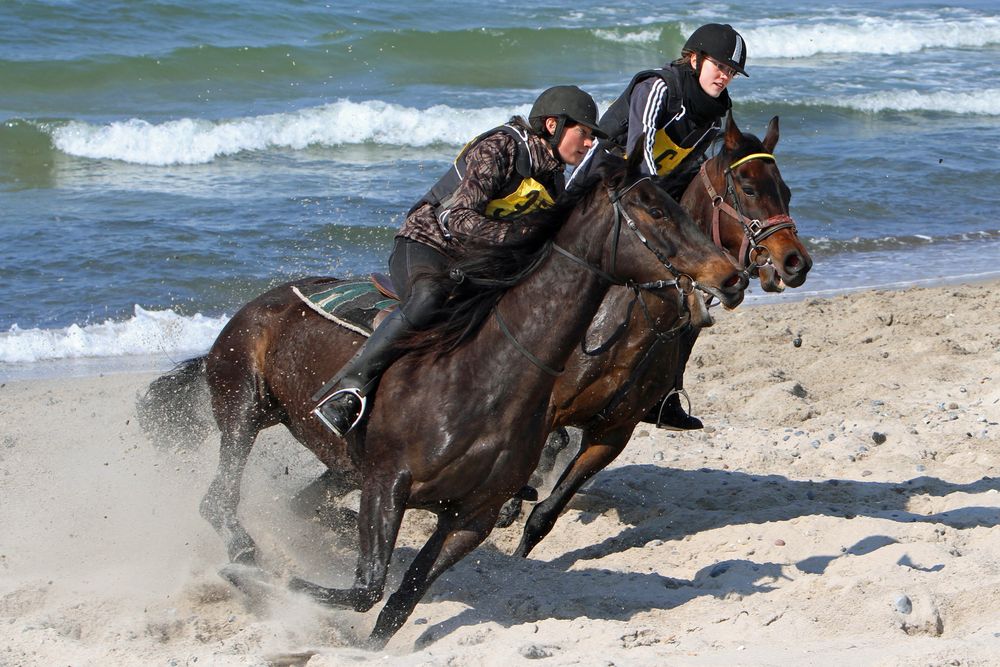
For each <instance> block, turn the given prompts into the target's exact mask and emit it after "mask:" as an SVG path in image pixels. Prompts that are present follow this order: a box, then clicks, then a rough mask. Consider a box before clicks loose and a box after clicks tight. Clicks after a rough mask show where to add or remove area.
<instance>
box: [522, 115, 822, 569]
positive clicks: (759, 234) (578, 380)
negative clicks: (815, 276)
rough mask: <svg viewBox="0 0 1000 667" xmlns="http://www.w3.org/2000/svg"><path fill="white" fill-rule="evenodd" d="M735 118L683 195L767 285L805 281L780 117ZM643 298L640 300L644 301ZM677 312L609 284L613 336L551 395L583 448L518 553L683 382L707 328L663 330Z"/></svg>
mask: <svg viewBox="0 0 1000 667" xmlns="http://www.w3.org/2000/svg"><path fill="white" fill-rule="evenodd" d="M728 120H729V122H728V124H727V131H726V133H725V136H724V139H723V142H722V147H721V149H720V151H719V153H718V154H717V155H715V156H714V157H712V158H711V159H709V160H707V161H706V162H705V163H704V164H703V165H702V167H701V171H700V173H699V175H698V176H696V177H695V179H694V180H693V181H692V182H691V184H690V185H689V186H688V188H687V189H686V190H685V193H684V196H683V197H682V199H681V203H682V204H683V205H684V207H685V208H686V209H687V210H688V211H689V212H690V213H691V214H692V216H693V217H694V219H695V220H696V221H697V222H699V223H700V224H701V226H702V228H703V230H704V231H705V232H706V233H707V234H710V235H711V236H712V237H713V238H714V239H715V241H716V243H718V244H719V245H720V246H721V247H723V248H725V249H726V250H727V251H729V252H731V253H732V254H733V255H734V256H735V257H736V258H737V259H738V260H739V262H740V265H741V267H743V268H747V269H749V270H750V271H751V273H752V274H757V275H759V279H760V283H761V286H762V287H763V288H764V289H765V290H768V291H780V290H781V289H782V288H783V286H784V285H788V286H791V287H798V286H800V285H801V284H802V283H803V282H805V279H806V274H807V273H808V272H809V269H810V267H811V266H812V260H811V259H810V257H809V253H808V252H807V251H806V249H805V248H804V247H803V246H802V244H801V243H800V242H799V239H798V236H797V234H796V229H795V225H794V223H793V222H792V219H791V217H790V216H789V215H788V202H789V199H790V196H791V195H790V192H789V189H788V187H787V186H786V185H785V182H784V180H782V178H781V174H780V172H779V171H778V166H777V163H776V161H775V159H774V155H773V151H774V147H775V145H777V143H778V118H777V116H775V117H774V118H772V119H771V121H770V122H769V123H768V126H767V133H766V135H765V137H764V141H763V142H761V141H760V140H759V139H757V137H755V136H753V135H751V134H744V133H742V132H740V130H739V129H738V128H737V127H736V123H735V122H734V121H733V119H732V118H731V117H730V118H729V119H728ZM637 301H639V303H640V304H641V308H635V304H636V302H637ZM678 316H679V313H678V312H677V309H676V303H675V302H674V301H672V300H669V299H662V298H657V297H656V296H655V295H650V296H649V298H645V299H643V298H642V295H641V294H640V293H639V292H637V291H634V290H630V289H628V288H624V287H612V288H611V289H610V290H609V291H608V295H607V296H606V297H605V299H604V302H603V303H602V304H601V308H600V310H599V311H598V314H597V316H596V317H595V318H594V324H593V326H592V328H591V331H590V332H589V334H588V339H594V340H597V341H612V343H613V344H611V345H608V344H605V345H604V346H596V345H595V347H606V348H607V349H598V350H593V349H592V350H587V349H586V347H579V348H577V350H576V351H575V353H574V354H573V355H572V356H571V357H570V359H569V361H568V362H567V364H566V374H565V375H564V376H563V377H562V378H560V380H559V382H557V383H556V386H555V389H554V391H553V394H552V407H553V409H554V410H555V418H554V425H555V426H557V427H559V426H576V427H579V428H581V429H582V440H581V443H580V450H579V452H578V453H577V454H576V456H575V457H574V458H573V460H572V461H571V462H570V464H569V465H568V466H567V468H566V470H565V471H564V472H563V473H562V475H561V476H560V478H559V479H558V481H557V482H556V484H555V486H554V487H553V489H552V491H551V493H550V494H549V496H548V497H547V498H546V499H545V500H543V501H542V502H540V503H538V504H537V505H535V507H534V509H533V510H532V512H531V514H530V515H529V517H528V519H527V522H526V523H525V526H524V531H523V534H522V537H521V541H520V544H519V545H518V547H517V549H516V551H515V553H516V554H517V555H520V556H527V555H528V553H529V552H530V551H531V550H532V549H533V548H534V547H535V545H537V544H538V542H540V541H541V540H542V538H544V537H545V535H547V534H548V533H549V531H550V530H551V529H552V527H553V526H554V525H555V522H556V520H557V518H558V517H559V514H560V513H561V512H562V510H563V509H565V507H566V505H567V503H569V501H570V498H572V496H573V494H574V493H575V492H576V491H577V490H578V489H579V488H580V486H582V485H583V483H584V482H586V481H587V480H588V479H590V478H591V477H592V476H593V475H594V474H596V473H598V472H600V471H601V470H603V469H604V468H605V467H606V466H607V465H608V464H610V463H611V462H612V461H613V460H614V459H615V458H616V457H617V456H618V455H619V454H620V453H621V451H622V450H623V449H624V448H625V445H626V444H627V443H628V441H629V439H630V438H631V437H632V432H633V431H634V430H635V427H636V426H637V425H638V423H639V421H640V420H641V419H642V418H643V416H644V415H646V414H647V413H648V412H649V410H650V409H651V408H653V407H654V406H655V405H656V404H657V403H658V402H659V401H660V400H662V398H663V396H665V395H666V394H667V392H668V391H670V390H671V388H672V387H673V386H674V377H675V373H676V370H677V367H678V364H680V363H683V360H682V358H681V357H680V356H679V355H680V354H681V346H683V345H687V346H688V348H687V350H690V346H691V345H693V344H694V339H695V338H696V336H697V333H698V331H699V327H696V326H694V327H684V326H683V323H682V324H681V325H679V326H675V327H673V329H667V330H664V325H665V324H667V325H669V323H671V322H676V321H677V318H678ZM598 352H599V353H598ZM547 458H548V459H549V460H552V461H554V458H555V457H554V456H550V457H547ZM512 502H513V503H516V504H517V508H516V509H514V508H508V509H505V516H504V521H505V522H508V523H509V522H510V521H512V520H513V518H514V517H515V516H516V513H517V511H518V509H519V503H520V501H519V499H515V500H514V501H512Z"/></svg>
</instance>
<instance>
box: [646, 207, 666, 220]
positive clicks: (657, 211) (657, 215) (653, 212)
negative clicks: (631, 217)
mask: <svg viewBox="0 0 1000 667" xmlns="http://www.w3.org/2000/svg"><path fill="white" fill-rule="evenodd" d="M649 215H650V217H652V218H654V219H656V220H662V219H663V209H662V208H651V209H649Z"/></svg>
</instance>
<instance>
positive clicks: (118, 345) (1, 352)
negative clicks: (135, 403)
mask: <svg viewBox="0 0 1000 667" xmlns="http://www.w3.org/2000/svg"><path fill="white" fill-rule="evenodd" d="M227 321H228V318H227V317H225V316H223V317H218V318H212V317H205V316H203V315H200V314H196V315H192V316H183V315H178V314H177V313H175V312H174V311H172V310H161V311H153V310H145V309H143V308H141V307H140V306H136V307H135V315H134V316H133V317H131V318H129V319H127V320H125V321H114V320H106V321H104V322H102V323H100V324H90V325H86V326H80V325H78V324H72V325H70V326H68V327H66V328H64V329H21V328H20V327H18V326H17V325H16V324H15V325H14V326H12V327H11V328H10V330H9V331H8V332H6V333H0V364H2V363H8V364H16V363H32V362H37V361H48V360H54V359H85V358H94V357H120V356H128V355H150V354H158V355H164V356H168V357H177V358H180V357H182V356H183V355H186V354H191V353H200V352H204V351H205V350H207V349H208V348H209V347H210V346H211V345H212V341H214V340H215V338H216V337H217V336H218V335H219V332H220V331H222V327H224V326H225V324H226V322H227Z"/></svg>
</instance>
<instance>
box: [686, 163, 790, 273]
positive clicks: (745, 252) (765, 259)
mask: <svg viewBox="0 0 1000 667" xmlns="http://www.w3.org/2000/svg"><path fill="white" fill-rule="evenodd" d="M751 160H771V161H772V162H777V161H776V160H775V159H774V155H772V154H770V153H751V154H750V155H747V156H746V157H744V158H740V159H739V160H737V161H736V162H733V163H732V164H731V165H729V166H728V167H726V170H725V175H726V196H720V195H719V194H718V193H717V192H716V191H715V188H714V187H712V181H711V179H710V178H709V177H708V171H707V170H706V169H705V165H706V164H707V162H706V163H703V164H702V165H701V169H700V170H699V172H698V174H699V176H701V180H702V182H703V183H704V184H705V189H706V190H707V191H708V196H709V197H711V198H712V208H713V209H715V210H714V211H713V212H712V240H713V241H714V242H715V245H717V246H719V247H720V248H721V247H723V246H722V231H721V229H720V226H719V222H720V221H719V218H720V217H721V214H722V213H725V214H726V215H728V216H730V217H731V218H734V219H735V220H736V221H737V222H739V223H740V225H741V226H742V227H743V243H742V244H741V245H740V254H739V257H737V260H738V261H739V264H740V268H742V269H747V270H748V271H749V272H750V274H751V275H756V273H757V271H758V269H759V268H760V267H763V266H766V265H768V264H772V260H771V256H770V253H769V252H768V250H767V248H766V247H765V246H763V245H761V241H763V240H764V239H766V238H767V237H769V236H771V235H772V234H775V233H777V232H780V231H781V230H783V229H791V230H792V232H793V233H795V234H798V230H797V229H796V228H795V221H794V220H792V217H791V216H790V215H788V214H787V213H781V214H778V215H772V216H771V217H770V218H768V219H767V220H765V221H764V222H761V221H760V220H758V219H756V218H753V219H751V218H748V217H747V216H746V215H745V214H744V213H743V206H742V204H740V199H739V197H737V196H736V183H735V181H734V180H733V170H734V169H736V167H738V166H740V165H741V164H744V163H746V162H749V161H751ZM726 197H732V200H733V204H735V205H736V208H733V207H732V206H730V205H729V204H727V203H726Z"/></svg>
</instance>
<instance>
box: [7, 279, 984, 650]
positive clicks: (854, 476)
mask: <svg viewBox="0 0 1000 667" xmlns="http://www.w3.org/2000/svg"><path fill="white" fill-rule="evenodd" d="M975 287H976V289H962V288H957V287H955V286H948V287H934V288H920V287H916V288H912V289H905V290H898V291H893V290H871V291H866V292H860V293H856V294H855V293H852V294H849V295H841V296H837V297H833V298H827V299H819V298H810V299H806V300H801V301H795V302H787V303H779V304H761V305H760V306H754V307H752V308H738V309H736V310H735V311H724V312H720V313H719V314H718V316H717V323H716V325H715V326H713V327H712V328H710V329H707V330H705V332H704V334H703V336H702V337H701V338H700V339H699V341H698V343H697V345H696V346H695V349H694V353H693V355H692V357H691V361H690V362H689V365H688V372H687V377H686V387H687V390H688V392H689V393H690V395H691V399H692V402H693V406H694V413H695V414H696V415H697V416H699V417H701V418H702V419H703V420H704V422H705V425H706V428H705V429H704V430H702V431H691V432H683V433H679V432H670V431H658V430H656V429H654V428H652V427H651V426H648V425H645V424H641V425H640V426H639V427H638V428H637V429H636V431H635V433H634V434H633V437H632V440H631V441H630V443H629V445H628V447H627V448H626V449H625V451H624V452H623V453H622V454H621V456H619V458H618V459H617V460H616V461H615V462H614V463H613V464H612V465H610V466H609V467H608V468H607V469H605V470H604V471H602V472H600V473H599V474H598V475H596V476H595V477H594V478H593V480H591V482H590V483H589V484H588V485H587V486H585V487H584V488H583V489H581V491H580V492H579V493H578V494H577V496H576V497H575V498H574V499H573V501H572V502H571V503H570V506H569V507H568V508H567V510H566V511H565V512H564V513H563V515H562V516H561V517H560V518H559V521H558V522H557V524H556V526H555V528H554V529H553V531H552V533H551V534H550V535H549V536H548V537H547V538H546V539H545V540H543V541H542V543H541V544H539V545H538V547H537V548H536V549H535V551H534V552H532V554H531V556H530V557H529V558H528V559H526V560H521V559H516V558H513V557H512V556H510V555H509V554H510V553H511V552H512V551H513V549H514V547H515V546H516V544H517V541H518V539H519V537H520V530H521V527H522V526H523V520H524V519H523V517H522V519H521V520H520V521H519V522H516V523H515V524H514V525H513V526H511V527H510V528H506V529H497V530H494V532H493V534H491V536H490V537H489V539H488V540H487V542H486V543H484V544H483V545H482V546H481V547H480V548H479V549H478V550H477V551H476V552H474V553H473V554H471V555H470V556H468V557H467V558H465V559H464V560H463V561H461V562H460V563H458V564H457V565H456V566H455V567H453V568H452V569H450V570H449V571H447V572H446V573H445V574H444V575H442V577H441V578H440V579H439V580H438V581H437V582H435V584H434V585H433V587H432V588H431V590H430V592H429V593H428V594H427V595H426V596H425V598H424V599H423V600H422V602H421V603H420V604H419V605H418V606H417V609H416V610H415V612H414V613H413V615H412V617H411V618H410V620H409V621H408V622H407V623H406V625H404V627H403V628H402V629H401V630H400V632H399V633H398V635H397V636H396V637H395V638H394V639H393V640H392V642H390V644H389V646H388V647H387V649H386V650H385V651H383V652H381V653H378V654H369V653H366V652H364V651H362V650H360V649H358V648H356V647H355V643H356V642H357V640H358V638H359V637H363V636H365V635H366V633H367V632H368V631H369V630H370V628H371V627H372V625H373V623H374V620H375V615H376V614H377V611H378V609H380V605H376V607H375V609H374V610H373V611H371V612H367V613H364V614H359V613H355V612H351V611H331V610H326V609H321V608H319V607H317V606H315V605H313V604H311V603H309V602H306V601H304V600H302V599H301V598H298V597H295V596H287V597H283V598H279V599H276V600H273V601H271V602H270V603H267V604H264V605H254V604H248V602H247V600H246V599H245V598H244V597H243V596H242V595H241V594H239V593H237V592H236V591H234V590H233V589H232V588H230V587H229V585H228V584H226V583H225V582H224V581H223V580H222V579H221V578H220V577H219V576H218V574H217V571H218V568H219V567H221V566H222V565H224V564H225V561H226V556H225V553H224V550H223V548H222V545H221V542H220V540H219V538H218V537H217V536H216V535H215V533H214V532H213V531H212V529H211V528H210V527H209V526H208V524H207V522H205V521H204V520H203V519H202V518H201V517H200V515H199V512H198V505H199V502H200V499H201V496H202V495H203V493H204V492H205V490H206V489H207V488H208V484H209V482H210V481H211V478H212V476H213V474H214V469H215V465H216V460H217V453H218V443H217V440H216V437H217V436H210V437H209V438H208V439H206V440H205V441H204V442H202V443H195V444H194V445H193V446H191V447H190V448H188V449H184V450H171V449H160V448H157V447H156V446H155V444H154V443H152V442H150V440H149V439H148V438H147V436H146V434H145V433H144V432H143V431H142V429H141V427H140V426H139V424H138V421H137V418H136V413H135V406H134V400H135V396H136V394H137V393H139V392H141V391H142V390H144V388H145V387H146V386H147V385H148V383H149V381H151V380H152V379H153V378H155V377H156V376H157V375H158V373H156V372H139V371H136V372H126V373H113V374H105V375H100V376H88V377H75V378H61V377H53V378H49V379H44V380H14V381H8V382H5V383H3V384H2V386H0V419H2V422H3V424H4V426H3V430H2V433H0V480H2V484H3V490H4V502H3V503H0V525H3V526H4V527H5V529H4V531H3V532H2V533H0V620H2V621H3V622H0V643H2V644H3V646H4V647H5V648H4V649H2V650H0V664H12V665H13V664H18V665H20V664H39V665H41V664H57V663H63V664H79V665H91V664H93V665H97V664H100V665H131V664H153V663H163V664H194V661H195V660H197V663H198V664H215V665H244V666H246V665H254V666H257V665H268V664H278V663H279V662H280V661H284V662H282V663H280V664H295V665H308V666H309V667H325V666H328V665H341V664H344V663H345V662H361V663H364V662H368V661H372V662H375V661H377V662H378V664H385V665H399V666H400V667H402V666H403V665H411V664H418V663H419V664H425V665H435V666H437V665H440V666H442V667H444V666H446V665H451V664H473V663H474V664H484V665H496V666H497V667H500V666H506V665H510V664H518V663H521V662H523V661H526V660H528V659H541V658H544V663H545V664H552V665H575V664H593V662H594V656H602V659H603V660H604V661H605V662H606V663H607V664H612V663H613V664H618V665H623V664H628V665H637V666H638V667H654V666H657V667H658V666H659V665H662V664H671V665H679V666H681V667H687V666H691V667H700V666H702V665H790V664H811V665H820V666H827V665H829V666H830V667H833V666H835V665H836V666H837V667H839V666H840V665H843V664H845V663H848V664H870V665H882V666H900V667H904V666H905V667H910V666H912V667H916V666H918V665H920V666H923V665H927V664H955V663H956V662H958V663H960V664H962V665H974V666H978V665H984V666H985V665H991V664H995V655H996V642H997V637H998V636H1000V605H998V604H997V603H998V602H1000V560H998V556H997V553H996V545H997V544H1000V446H998V445H1000V289H998V288H1000V281H988V282H985V283H981V284H976V285H975ZM980 288H985V289H980ZM796 339H798V340H799V341H800V344H799V345H798V346H796V345H795V340H796ZM321 472H322V466H321V465H320V464H318V462H317V461H316V459H315V458H314V457H313V456H312V454H311V453H309V452H308V451H306V450H305V449H304V448H302V447H301V446H300V445H298V443H296V442H294V441H293V440H292V439H291V437H290V436H289V435H288V433H287V431H286V430H285V429H283V428H274V429H268V430H266V431H264V432H263V433H262V434H261V436H260V437H259V439H258V445H257V446H256V447H255V450H254V454H253V455H252V457H251V461H250V464H249V466H248V470H247V476H246V479H245V483H244V485H243V504H242V505H241V513H242V516H244V517H245V520H246V522H247V525H248V528H249V529H250V530H251V532H252V533H253V534H254V536H255V538H257V540H258V542H259V544H260V546H261V552H262V554H263V555H264V556H263V557H264V559H265V565H266V567H268V568H269V569H271V570H272V571H274V572H276V573H278V575H279V576H290V575H297V576H302V577H305V578H307V579H312V580H315V581H319V582H321V583H326V584H328V585H349V583H350V581H351V580H352V578H353V571H354V559H355V554H356V551H355V546H354V542H355V540H356V538H355V537H353V534H350V533H349V534H338V533H336V532H334V531H331V530H330V529H329V527H328V526H327V525H326V524H325V523H324V522H323V514H322V512H319V511H318V510H320V509H322V508H321V507H320V506H318V505H316V504H315V503H314V502H312V504H310V502H311V501H304V502H299V503H298V509H296V506H295V503H294V502H293V501H294V500H295V499H296V498H297V497H299V496H298V494H299V492H300V491H301V490H302V489H303V487H305V486H306V485H307V484H308V483H309V482H310V481H312V480H313V479H314V478H315V477H316V476H317V475H318V474H320V473H321ZM540 491H541V492H542V495H543V497H544V494H545V490H544V489H541V490H540ZM303 506H305V507H306V511H305V512H303V511H302V507H303ZM432 525H433V522H432V520H431V517H430V515H429V514H426V513H422V512H416V511H414V512H409V513H407V515H406V518H405V519H404V524H403V528H402V531H401V533H400V538H399V542H398V545H397V546H398V549H397V557H396V559H394V561H393V564H392V568H391V570H390V576H389V587H390V589H394V587H395V586H396V585H398V582H399V580H400V577H401V574H402V568H403V567H405V566H406V565H407V564H408V563H409V561H410V559H412V557H413V556H414V554H415V550H416V549H417V548H419V546H420V545H421V544H422V543H423V540H424V539H425V538H426V536H427V534H428V531H429V530H430V529H431V527H432ZM540 664H541V663H540Z"/></svg>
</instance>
